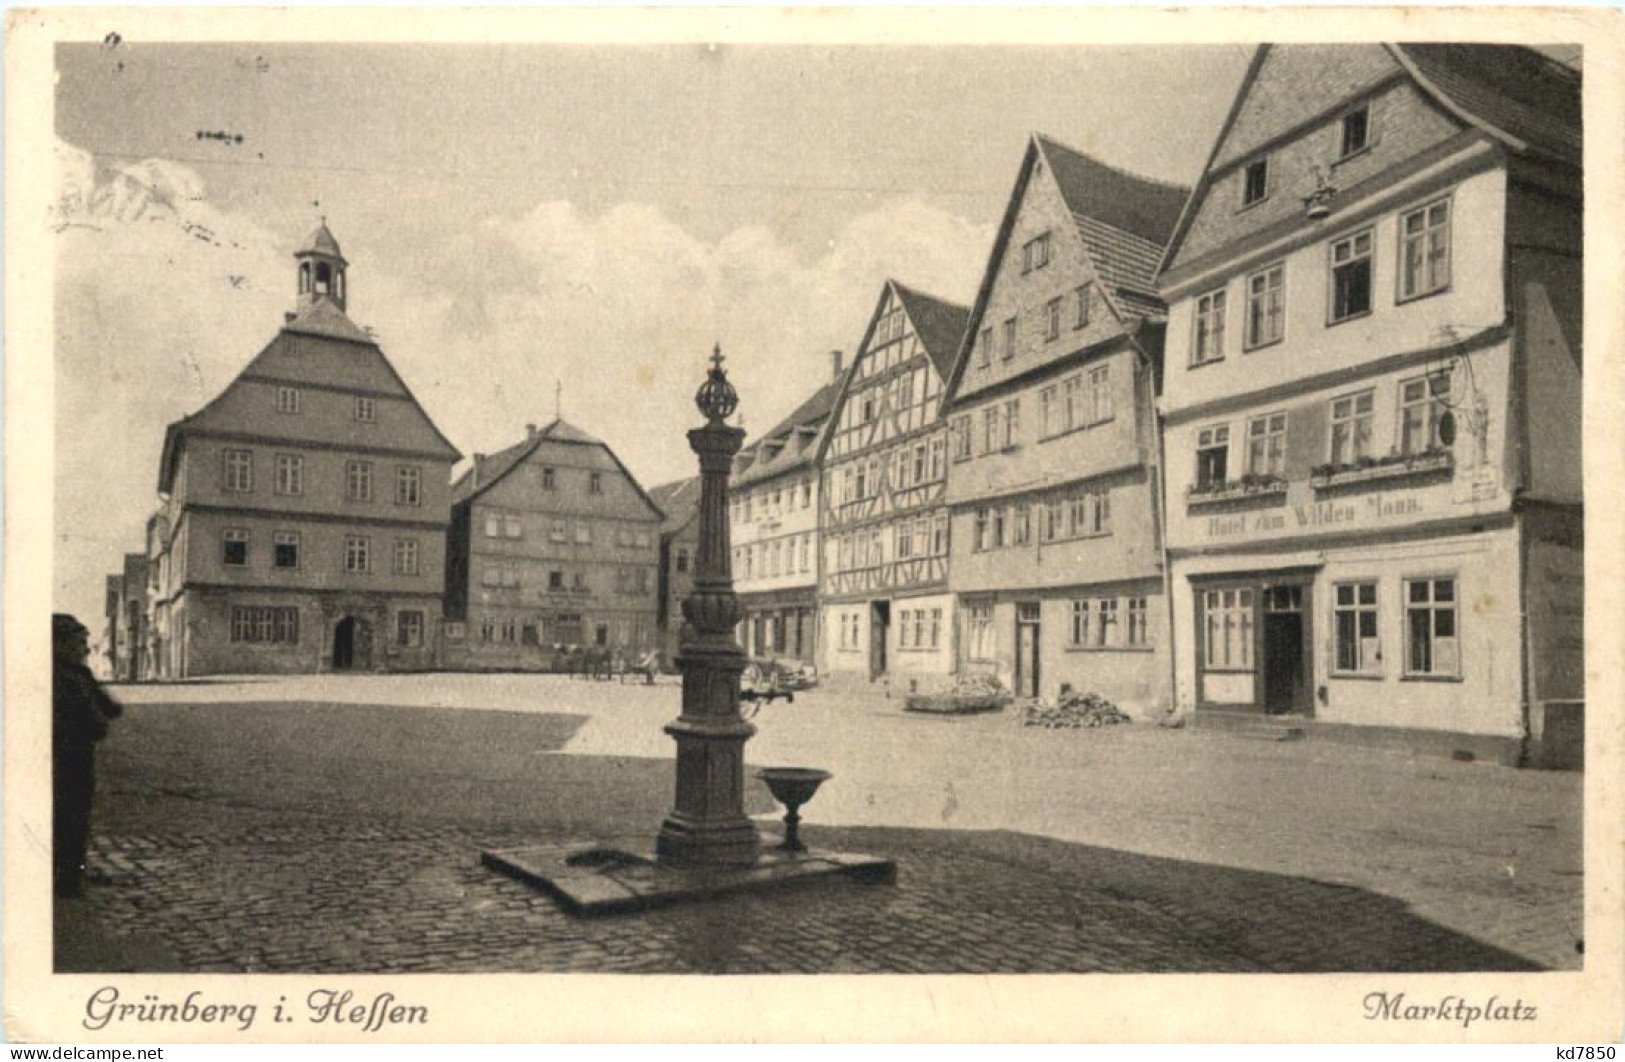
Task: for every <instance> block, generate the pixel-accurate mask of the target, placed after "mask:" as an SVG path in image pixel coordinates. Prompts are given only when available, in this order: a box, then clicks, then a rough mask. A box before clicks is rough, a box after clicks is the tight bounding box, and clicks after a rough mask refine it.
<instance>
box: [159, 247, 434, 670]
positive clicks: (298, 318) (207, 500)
mask: <svg viewBox="0 0 1625 1062" xmlns="http://www.w3.org/2000/svg"><path fill="white" fill-rule="evenodd" d="M295 259H296V263H297V284H298V309H297V310H296V311H294V312H291V313H289V314H288V315H287V317H286V320H285V322H284V324H283V326H282V328H281V330H280V331H279V332H278V334H277V335H276V337H275V338H274V339H272V341H271V342H270V343H269V344H268V345H267V346H266V347H265V349H264V350H262V351H261V352H260V353H259V355H258V356H256V357H255V358H254V359H253V361H251V362H250V363H249V365H248V366H247V367H246V368H245V369H244V370H243V371H242V373H240V374H239V375H238V376H237V378H236V379H235V380H233V381H232V383H231V384H230V385H229V386H227V388H226V389H225V390H224V391H223V392H221V394H220V395H219V396H217V397H216V398H215V399H214V400H213V401H212V402H210V403H209V404H208V405H207V406H205V407H204V408H203V409H201V410H199V411H198V412H197V413H194V414H192V415H191V416H188V417H185V418H183V419H182V420H180V421H177V422H176V423H174V424H171V425H170V426H169V429H168V432H167V433H166V435H165V440H164V449H163V457H162V461H161V465H160V469H159V478H158V490H159V494H160V498H161V499H162V501H161V505H160V507H159V510H158V512H157V513H156V514H154V516H153V518H152V520H151V521H150V522H149V527H148V550H149V556H148V563H149V564H150V565H152V566H153V572H152V592H151V601H150V605H151V631H152V636H151V640H150V644H151V646H152V652H151V658H150V662H149V665H148V667H147V671H148V674H149V675H150V676H151V677H159V678H186V677H193V676H198V675H213V674H222V673H268V672H270V673H315V672H326V671H346V670H356V671H396V670H418V669H425V668H429V667H432V666H433V665H434V662H435V654H436V646H435V634H436V632H437V631H438V629H439V626H440V612H441V604H440V602H441V588H442V584H443V582H444V574H443V571H442V567H443V564H444V558H445V538H446V518H447V511H448V502H447V492H446V483H447V479H448V478H449V473H450V469H451V466H452V464H453V463H454V462H455V461H456V460H457V458H458V456H459V455H458V453H457V450H456V448H455V447H453V446H452V445H451V443H450V442H449V441H447V439H446V438H445V436H444V435H442V434H441V433H440V431H439V430H438V429H437V428H436V427H435V426H434V423H433V422H432V421H431V420H430V419H429V417H428V415H427V414H426V413H425V412H424V410H423V407H422V406H421V405H419V404H418V402H417V400H416V398H414V397H413V395H412V393H411V391H410V390H409V389H408V388H407V386H406V384H405V382H404V381H403V380H402V379H401V377H400V376H399V375H398V374H397V373H396V372H395V370H394V368H393V367H392V366H391V365H390V363H389V360H388V359H387V358H386V357H385V356H384V352H383V351H382V350H381V349H379V347H378V345H377V343H375V342H374V341H373V340H372V338H371V337H370V336H369V335H368V334H367V333H366V332H365V331H363V330H362V329H361V328H359V327H357V326H356V325H355V324H354V323H353V322H352V321H351V320H350V318H349V317H348V316H347V311H346V304H347V292H346V272H347V268H348V264H347V263H346V261H345V259H344V257H343V255H342V253H341V252H340V250H339V246H338V243H337V241H335V240H334V239H333V236H332V234H331V233H330V232H329V231H328V229H327V226H326V225H325V224H323V225H321V226H319V227H318V228H317V229H316V231H315V232H313V233H312V234H311V236H310V238H309V239H307V240H306V241H305V242H304V243H303V244H302V245H301V247H300V249H299V250H298V251H296V252H295Z"/></svg>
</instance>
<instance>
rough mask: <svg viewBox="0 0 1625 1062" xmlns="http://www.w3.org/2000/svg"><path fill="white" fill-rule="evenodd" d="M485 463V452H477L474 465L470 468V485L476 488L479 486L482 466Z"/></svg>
mask: <svg viewBox="0 0 1625 1062" xmlns="http://www.w3.org/2000/svg"><path fill="white" fill-rule="evenodd" d="M483 464H485V455H484V454H475V455H474V467H473V468H471V469H469V470H468V485H469V487H471V488H474V489H478V488H479V485H480V466H481V465H483Z"/></svg>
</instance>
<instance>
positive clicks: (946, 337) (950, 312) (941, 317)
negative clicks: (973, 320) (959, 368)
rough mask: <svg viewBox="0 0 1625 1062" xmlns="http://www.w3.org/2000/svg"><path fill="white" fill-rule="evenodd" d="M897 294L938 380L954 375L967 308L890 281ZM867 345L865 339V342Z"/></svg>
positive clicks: (963, 332)
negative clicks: (934, 368)
mask: <svg viewBox="0 0 1625 1062" xmlns="http://www.w3.org/2000/svg"><path fill="white" fill-rule="evenodd" d="M889 283H890V284H891V286H892V289H893V290H894V291H896V292H897V298H898V301H899V302H901V303H902V304H903V312H904V313H906V314H908V319H909V320H910V321H912V322H913V324H914V334H915V335H917V336H919V337H920V343H921V344H922V345H923V346H924V347H925V353H926V356H927V357H929V358H930V359H931V364H932V365H933V366H935V367H936V370H937V376H938V378H939V379H943V380H946V379H947V378H948V373H950V372H952V371H953V365H954V355H955V354H957V353H958V352H959V344H960V341H961V340H962V339H964V337H965V323H966V322H967V321H968V320H970V308H969V307H966V306H961V305H959V304H958V303H954V302H949V301H948V300H946V299H939V298H937V297H936V296H935V295H927V294H926V293H925V292H923V291H916V290H914V289H913V288H911V287H908V286H906V285H904V284H900V283H898V282H897V281H895V280H893V281H890V282H889ZM865 342H867V337H866V338H865Z"/></svg>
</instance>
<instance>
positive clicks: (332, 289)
mask: <svg viewBox="0 0 1625 1062" xmlns="http://www.w3.org/2000/svg"><path fill="white" fill-rule="evenodd" d="M293 257H294V260H295V261H297V262H298V263H299V305H300V307H301V308H303V307H306V306H311V305H314V304H315V303H316V302H318V301H320V300H321V299H327V300H329V301H330V302H332V303H333V304H334V305H335V306H337V307H338V308H339V309H340V310H344V309H345V302H346V299H347V297H348V294H349V292H348V291H347V287H348V284H347V282H346V280H345V276H344V272H345V267H346V266H347V265H348V264H349V263H347V262H345V260H344V255H343V253H342V252H340V251H339V241H337V240H335V239H334V238H333V234H332V233H331V232H329V231H328V229H327V219H326V218H323V219H322V220H321V223H320V224H318V225H317V226H316V229H315V231H313V232H312V233H311V234H310V235H309V236H307V237H305V241H304V242H303V243H301V244H300V245H299V249H298V250H297V251H295V252H293Z"/></svg>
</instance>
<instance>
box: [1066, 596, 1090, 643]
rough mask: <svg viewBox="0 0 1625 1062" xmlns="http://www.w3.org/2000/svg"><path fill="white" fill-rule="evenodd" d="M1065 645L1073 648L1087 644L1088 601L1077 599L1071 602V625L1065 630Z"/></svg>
mask: <svg viewBox="0 0 1625 1062" xmlns="http://www.w3.org/2000/svg"><path fill="white" fill-rule="evenodd" d="M1066 641H1067V644H1068V645H1070V646H1073V647H1075V648H1081V647H1082V646H1085V645H1088V644H1089V600H1088V599H1087V598H1078V599H1076V600H1074V601H1073V602H1072V623H1071V625H1070V627H1069V628H1068V629H1067V639H1066Z"/></svg>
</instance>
